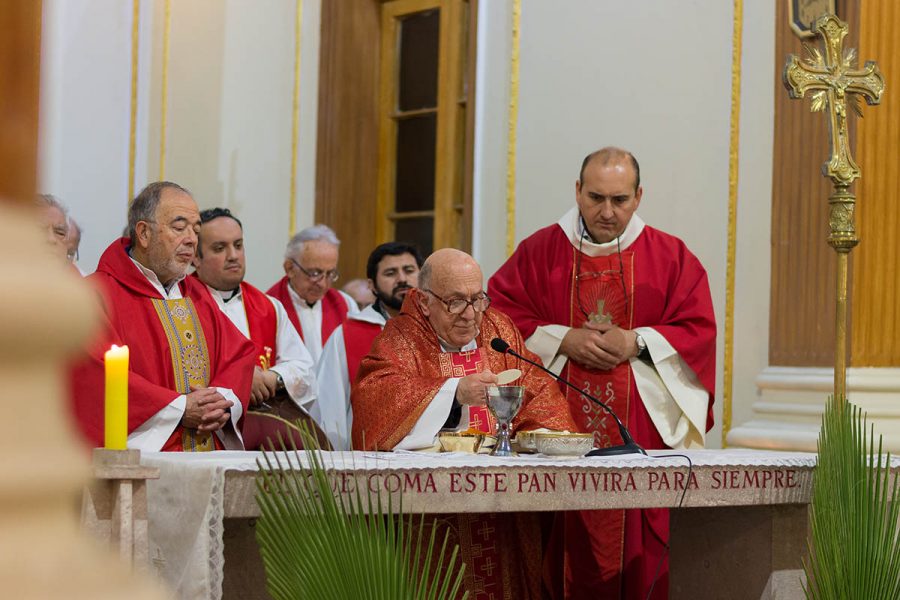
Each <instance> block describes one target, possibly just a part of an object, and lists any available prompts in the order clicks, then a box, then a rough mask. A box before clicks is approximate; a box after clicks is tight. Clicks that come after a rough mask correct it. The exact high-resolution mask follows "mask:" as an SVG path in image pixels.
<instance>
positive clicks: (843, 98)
mask: <svg viewBox="0 0 900 600" xmlns="http://www.w3.org/2000/svg"><path fill="white" fill-rule="evenodd" d="M812 31H813V33H815V34H816V35H817V36H818V37H819V38H821V40H822V46H823V47H824V50H825V53H824V55H823V54H822V53H821V52H819V51H818V50H817V49H816V48H813V47H812V46H808V45H807V44H803V47H804V48H805V49H806V51H807V53H808V55H809V56H808V58H807V59H806V60H805V61H801V60H800V58H799V57H798V56H797V55H796V54H792V55H790V56H789V57H788V61H787V64H786V65H785V66H784V85H785V87H787V89H788V93H789V94H790V97H791V98H802V97H803V96H804V95H806V93H807V92H811V97H812V110H813V111H814V112H817V111H822V110H827V111H828V116H829V120H828V127H829V130H830V131H831V158H829V160H828V162H826V163H824V164H823V165H822V175H824V176H825V177H828V178H830V179H831V182H832V184H833V186H834V189H833V190H832V192H831V196H829V197H828V204H829V206H830V213H829V217H828V224H829V226H830V228H831V231H830V233H829V234H828V245H829V246H831V247H832V248H834V250H835V252H837V302H836V307H835V344H834V345H835V347H834V395H835V397H837V398H838V399H840V400H843V399H845V398H846V395H847V259H848V257H849V254H850V251H851V250H852V249H853V247H854V246H856V244H858V243H859V237H858V236H857V235H856V227H855V225H854V208H855V204H856V196H855V195H854V194H852V193H850V192H849V191H848V188H849V187H850V184H851V183H853V181H854V180H856V179H858V178H859V176H860V172H859V166H858V165H857V164H856V163H855V162H854V161H853V157H852V156H851V155H850V143H849V139H848V136H847V109H848V106H849V108H851V109H852V110H853V112H855V113H856V114H857V115H859V116H862V111H861V109H860V107H859V96H862V97H863V98H865V99H866V102H867V103H868V104H878V103H879V102H881V94H882V92H884V77H882V75H881V72H880V71H879V70H878V65H877V64H875V62H873V61H866V65H865V67H863V68H862V69H857V68H855V67H854V63H855V62H856V50H855V49H852V48H851V49H848V50H847V51H846V52H844V50H843V42H844V36H846V35H847V24H846V23H844V22H843V21H841V20H840V19H838V18H837V17H835V16H834V15H830V14H825V15H822V16H821V17H819V18H818V19H816V22H815V24H814V25H813V27H812Z"/></svg>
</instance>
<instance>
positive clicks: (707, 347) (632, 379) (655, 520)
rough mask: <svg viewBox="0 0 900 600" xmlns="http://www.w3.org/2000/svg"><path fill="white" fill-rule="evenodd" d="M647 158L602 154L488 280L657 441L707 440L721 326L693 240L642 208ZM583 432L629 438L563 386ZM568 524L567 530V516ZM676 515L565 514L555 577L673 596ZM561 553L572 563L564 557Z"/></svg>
mask: <svg viewBox="0 0 900 600" xmlns="http://www.w3.org/2000/svg"><path fill="white" fill-rule="evenodd" d="M643 191H644V190H643V187H642V186H641V172H640V168H639V166H638V162H637V160H636V159H635V157H634V155H633V154H632V153H631V152H628V151H627V150H623V149H621V148H614V147H607V148H602V149H600V150H597V151H596V152H592V153H591V154H589V155H588V156H587V157H585V159H584V161H583V162H582V165H581V171H580V173H579V176H578V179H577V180H575V205H574V206H572V207H571V209H569V211H568V212H566V214H565V215H563V217H562V218H561V219H560V220H559V221H558V222H557V223H554V224H553V225H550V226H548V227H544V228H543V229H540V230H538V231H537V232H535V233H534V234H532V235H531V236H529V237H527V238H526V239H525V240H523V241H522V243H521V244H519V247H518V248H517V249H516V251H515V252H514V253H513V255H512V256H511V257H510V258H509V260H507V261H506V264H504V265H503V266H502V267H500V269H499V270H498V271H497V272H496V273H495V274H494V276H493V277H491V279H490V281H489V282H488V293H489V294H490V296H491V299H492V300H493V301H494V305H495V306H497V307H498V308H500V309H501V310H503V311H504V312H506V313H507V314H508V315H509V316H510V317H512V319H513V321H515V323H516V326H517V327H518V328H519V330H520V331H521V332H522V334H523V335H524V336H526V337H527V342H526V344H527V346H528V348H529V349H530V350H531V351H533V352H534V353H535V354H537V355H538V356H540V357H541V360H542V361H543V362H544V364H545V365H546V366H547V367H548V368H549V369H551V370H552V371H554V372H555V373H558V374H560V373H561V374H563V376H564V377H565V378H566V379H569V380H570V381H575V382H577V384H578V386H579V387H582V386H583V389H587V390H594V394H595V395H597V396H600V397H601V399H602V400H604V401H605V402H606V403H607V404H609V405H610V406H611V407H612V408H613V410H615V412H616V413H617V414H618V416H619V417H620V418H621V419H622V421H623V422H624V423H625V424H626V425H627V426H628V428H629V429H630V431H631V434H632V435H633V436H634V439H635V441H636V442H637V443H638V444H640V445H641V446H642V447H644V448H647V449H650V448H698V447H702V446H703V445H704V442H705V436H706V432H707V431H709V429H710V427H712V403H713V399H714V397H715V389H714V388H715V380H716V320H715V315H714V314H713V306H712V298H711V296H710V291H709V280H708V278H707V275H706V270H705V269H704V268H703V265H702V264H701V263H700V261H699V260H698V259H697V257H696V256H694V255H693V254H692V253H691V251H690V250H688V248H687V246H686V245H685V243H684V242H682V241H681V240H680V239H678V238H676V237H675V236H673V235H670V234H667V233H665V232H663V231H660V230H659V229H655V228H653V227H650V226H649V225H646V224H645V223H644V221H643V220H642V219H641V218H640V217H639V216H638V215H637V209H638V206H639V205H640V203H641V199H642V197H643ZM563 393H565V395H566V398H567V400H568V402H569V409H570V411H571V413H572V414H573V415H575V418H576V422H577V423H578V427H579V430H580V431H582V432H584V433H593V434H594V440H595V444H596V445H597V446H599V447H605V446H614V445H619V444H621V443H622V439H621V437H620V434H619V432H618V427H617V426H616V425H615V424H614V422H613V421H612V420H610V419H605V418H602V417H603V415H602V414H600V413H599V411H600V410H601V409H599V408H598V407H596V406H594V405H592V404H591V403H590V402H589V401H588V400H586V399H585V398H583V397H582V396H581V395H580V394H578V393H575V392H573V391H571V390H569V389H568V388H563ZM562 521H565V524H563V523H562ZM668 531H669V513H668V511H667V510H665V509H647V510H643V511H641V510H630V511H624V512H623V511H569V512H566V513H562V516H561V517H560V523H559V528H558V532H559V534H560V535H559V536H557V537H556V538H555V539H557V540H559V542H560V544H561V545H564V546H565V551H563V550H562V549H559V551H558V552H550V553H548V554H547V556H548V557H549V558H551V559H553V558H559V559H560V560H559V562H560V563H563V564H561V565H557V566H556V567H555V568H554V567H550V566H548V568H547V569H546V570H545V572H546V573H553V574H555V575H556V576H557V577H555V580H554V581H553V582H551V588H552V590H551V591H552V592H553V593H554V597H556V596H557V595H559V594H560V593H561V590H563V589H565V590H567V591H568V592H569V593H571V594H572V596H573V597H577V598H582V597H584V598H607V597H609V598H618V597H619V595H620V593H621V594H622V597H627V598H648V597H649V596H648V593H649V592H650V590H651V589H652V591H653V592H652V593H653V596H652V598H667V597H668V585H667V581H668V566H667V563H666V562H665V557H666V554H667V552H668V542H667V541H668V535H669V534H668ZM560 557H562V558H560Z"/></svg>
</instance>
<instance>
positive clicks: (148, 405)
mask: <svg viewBox="0 0 900 600" xmlns="http://www.w3.org/2000/svg"><path fill="white" fill-rule="evenodd" d="M128 244H129V240H128V239H127V238H121V239H119V240H117V241H115V242H113V243H112V244H111V245H110V246H109V247H108V248H107V249H106V251H105V252H104V253H103V256H101V257H100V262H99V264H98V265H97V271H96V273H94V274H92V275H90V276H89V277H88V278H87V280H88V281H89V282H91V284H93V285H94V286H95V287H96V289H97V290H98V292H99V293H100V295H101V297H102V299H103V313H104V324H103V327H102V330H101V331H100V332H99V334H98V335H97V336H96V337H95V338H94V339H93V340H92V341H91V343H90V344H89V345H88V347H87V349H86V353H85V355H84V356H83V357H81V358H80V359H79V360H78V361H77V362H76V363H75V364H74V365H73V367H72V369H71V371H70V382H71V392H72V401H73V407H74V416H75V418H76V420H77V422H78V425H79V427H80V429H81V430H82V432H83V433H84V434H85V436H86V437H87V440H88V441H89V443H90V444H92V445H94V446H102V445H103V429H104V385H105V383H104V366H103V354H104V352H105V351H106V350H108V349H109V348H110V346H111V345H113V344H116V345H119V346H122V345H127V346H128V349H129V355H130V356H129V364H128V371H129V372H128V431H129V433H131V432H133V431H134V430H136V429H137V428H138V427H140V426H141V425H142V424H143V423H144V422H145V421H147V420H148V419H150V418H151V417H153V416H154V415H156V414H157V413H158V412H159V411H160V410H162V409H163V408H164V407H166V406H168V405H169V404H170V403H171V402H172V401H173V400H175V398H177V397H178V396H180V395H181V394H184V393H187V392H189V391H190V390H189V389H187V391H185V390H184V388H185V387H186V386H187V385H188V382H189V381H190V382H191V383H193V382H198V383H202V385H203V386H208V387H222V388H228V389H230V390H232V391H233V392H234V393H235V395H236V396H237V397H238V398H239V399H240V400H241V403H242V404H243V410H244V412H246V408H247V401H248V399H249V398H250V385H251V382H252V377H253V363H254V360H255V355H254V352H253V345H252V344H251V343H250V341H249V340H247V339H246V338H245V337H244V336H243V335H242V334H241V332H240V331H238V330H237V329H236V328H235V327H234V325H232V323H231V321H229V320H228V317H226V316H225V315H224V314H222V313H221V311H220V310H219V307H218V306H216V304H215V303H214V301H213V300H212V299H211V298H210V297H209V294H208V292H207V290H206V288H205V286H204V285H203V284H202V283H200V281H199V280H198V279H196V278H194V277H186V278H185V279H183V280H182V281H181V282H180V283H178V284H177V285H178V286H179V287H180V289H181V292H182V296H183V297H184V299H185V300H184V303H182V304H179V305H178V308H177V310H178V311H180V312H179V313H173V314H175V316H176V317H177V316H178V315H179V314H184V316H185V320H187V321H191V320H196V322H197V325H198V327H196V328H195V329H191V330H188V332H187V336H188V338H194V337H195V336H197V335H199V336H200V337H201V338H202V339H200V340H195V339H189V340H188V341H189V342H191V343H188V344H184V345H183V350H182V353H186V355H185V356H183V357H182V358H183V359H184V361H183V364H184V365H185V370H184V372H180V373H179V372H176V365H175V361H174V360H173V353H172V346H171V343H172V342H170V338H169V336H170V335H171V334H172V330H171V328H167V327H166V326H165V325H164V324H163V322H162V318H163V314H164V313H163V312H160V310H161V309H160V308H159V306H160V305H161V303H165V302H166V300H164V299H163V298H162V296H161V295H160V294H159V292H158V291H157V290H156V289H155V288H154V287H153V285H152V284H151V283H150V282H149V281H148V280H147V278H146V277H145V276H144V274H143V273H141V272H140V270H138V268H137V266H136V265H135V264H134V263H133V262H132V260H131V258H129V256H128V254H127V252H126V250H127V247H128ZM172 302H178V301H172ZM195 331H196V333H194V332H195ZM183 429H184V428H183V427H182V425H181V424H179V425H178V426H177V427H176V428H175V430H174V431H173V432H172V434H171V436H170V437H169V438H168V440H167V441H166V443H165V445H164V446H163V447H162V450H181V449H183V446H182V441H183V437H182V433H183ZM212 440H213V442H215V444H216V447H217V448H220V447H221V446H220V444H219V440H218V438H217V437H216V436H212Z"/></svg>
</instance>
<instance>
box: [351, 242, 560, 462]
mask: <svg viewBox="0 0 900 600" xmlns="http://www.w3.org/2000/svg"><path fill="white" fill-rule="evenodd" d="M483 285H484V280H483V277H482V274H481V268H480V267H479V266H478V263H476V262H475V260H474V259H473V258H472V257H471V256H469V255H468V254H466V253H465V252H462V251H460V250H456V249H453V248H444V249H442V250H437V251H436V252H434V253H433V254H432V255H431V256H429V257H428V259H427V260H426V261H425V263H424V265H423V266H422V269H421V271H419V287H418V288H417V289H412V290H410V291H409V292H408V293H407V294H406V298H405V299H404V301H403V306H402V307H401V309H400V314H399V315H397V316H396V317H394V318H393V319H391V320H389V321H388V322H387V325H385V328H384V330H383V331H382V332H381V334H380V335H379V336H378V337H377V338H375V341H374V342H373V344H372V348H371V349H370V351H369V354H368V355H367V356H366V357H365V358H363V360H362V363H361V364H360V366H359V371H358V373H357V376H356V381H355V383H354V384H353V388H352V390H351V393H350V402H351V405H352V407H353V431H352V437H353V447H354V448H355V449H359V450H362V449H367V450H372V449H378V450H400V449H402V450H422V449H429V448H432V447H433V446H435V444H436V439H437V435H438V433H439V432H440V431H441V430H442V429H455V430H466V429H478V430H480V431H484V432H493V431H494V422H493V417H492V416H491V415H490V413H489V411H488V410H487V407H486V406H485V388H486V387H487V386H489V385H491V384H495V383H496V382H497V373H500V372H501V371H504V370H506V369H512V368H516V369H519V370H521V371H522V372H523V375H522V378H521V380H520V381H521V382H522V383H521V385H524V386H525V387H526V388H527V391H526V396H525V399H524V402H523V404H522V410H521V411H520V412H519V415H518V417H517V418H516V420H515V421H513V430H517V429H522V428H524V429H537V428H539V427H547V428H549V429H554V430H559V431H562V430H569V431H571V430H572V428H573V427H574V426H575V425H574V423H573V421H572V419H571V417H570V415H569V412H568V409H567V408H566V406H565V402H564V400H563V397H562V395H561V394H560V392H559V389H558V388H557V387H556V384H555V382H554V381H553V379H552V378H551V377H550V376H549V375H547V374H546V373H543V372H541V371H540V370H539V369H537V368H534V367H532V366H531V365H528V364H525V363H523V362H522V361H520V360H518V359H516V358H514V357H512V356H510V355H508V354H501V353H499V352H496V351H494V350H492V349H491V348H490V343H491V340H493V339H494V338H495V337H499V338H501V339H503V340H506V341H507V342H508V343H509V344H510V346H511V347H512V348H513V349H514V350H516V351H518V352H520V353H523V354H524V355H525V356H528V357H530V358H532V359H536V358H537V357H536V356H534V355H533V354H531V353H530V352H528V351H527V350H526V349H525V344H524V340H522V336H521V335H520V334H519V332H518V330H517V329H516V327H515V325H513V323H512V321H511V320H510V318H509V317H507V316H506V315H504V314H502V313H500V312H499V311H497V310H494V309H493V308H490V304H491V301H490V298H489V297H488V296H487V294H486V293H485V292H484V288H483Z"/></svg>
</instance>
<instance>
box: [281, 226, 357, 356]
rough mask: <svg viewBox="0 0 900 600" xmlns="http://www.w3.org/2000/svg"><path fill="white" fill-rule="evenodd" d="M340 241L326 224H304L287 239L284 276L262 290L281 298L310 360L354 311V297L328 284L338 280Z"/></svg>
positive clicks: (317, 354)
mask: <svg viewBox="0 0 900 600" xmlns="http://www.w3.org/2000/svg"><path fill="white" fill-rule="evenodd" d="M340 245H341V241H340V240H339V239H338V238H337V235H335V233H334V231H333V230H332V229H331V228H330V227H328V226H327V225H314V226H313V227H307V228H306V229H304V230H303V231H301V232H300V233H298V234H296V235H295V236H294V237H292V238H291V240H290V241H289V242H288V245H287V249H286V250H285V253H284V277H282V278H281V279H280V280H279V281H278V283H276V284H275V285H273V286H272V287H271V288H269V290H268V291H267V292H266V293H267V294H268V295H270V296H273V297H274V298H277V299H278V300H280V301H281V303H282V304H283V305H284V309H285V310H286V311H287V314H288V318H289V319H290V320H291V323H292V324H293V325H294V327H295V328H296V329H297V333H299V334H300V337H301V338H303V344H304V345H305V346H306V349H307V350H309V354H310V356H312V359H313V361H314V362H318V361H319V357H320V356H322V348H323V347H324V346H325V342H327V341H328V338H329V337H330V336H331V333H332V332H333V331H334V330H335V329H337V327H338V325H340V324H341V323H342V322H343V320H344V317H346V316H347V315H348V314H356V313H358V312H359V307H358V306H357V304H356V301H355V300H353V298H351V297H350V296H349V295H347V294H345V293H344V292H342V291H340V290H336V289H334V288H333V287H331V285H332V284H333V283H334V282H335V281H337V280H338V268H337V264H338V248H339V246H340Z"/></svg>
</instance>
